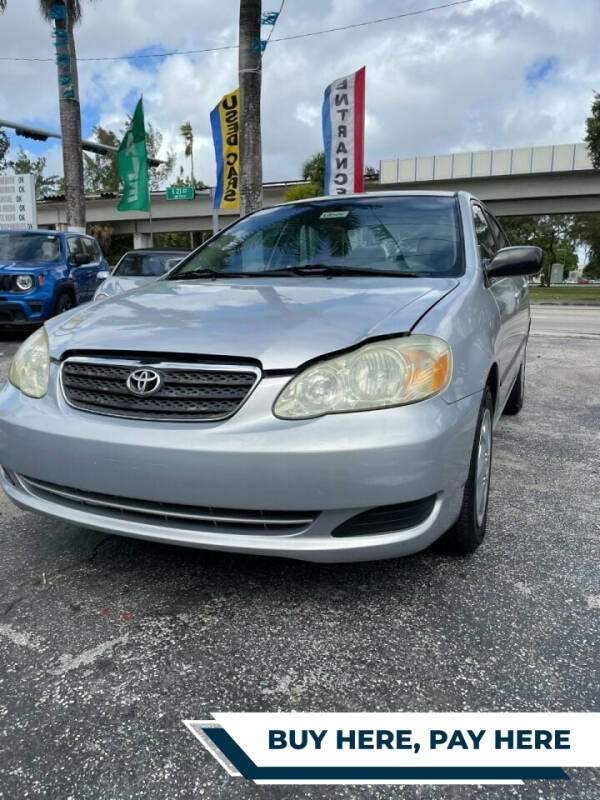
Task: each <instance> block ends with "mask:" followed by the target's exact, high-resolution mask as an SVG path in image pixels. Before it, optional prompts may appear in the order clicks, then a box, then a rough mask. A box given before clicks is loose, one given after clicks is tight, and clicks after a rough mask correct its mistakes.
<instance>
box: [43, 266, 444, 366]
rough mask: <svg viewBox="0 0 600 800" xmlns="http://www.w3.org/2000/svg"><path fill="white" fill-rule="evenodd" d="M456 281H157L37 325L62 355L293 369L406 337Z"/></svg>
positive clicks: (314, 278)
mask: <svg viewBox="0 0 600 800" xmlns="http://www.w3.org/2000/svg"><path fill="white" fill-rule="evenodd" d="M457 285H458V281H457V280H455V279H452V278H387V277H377V276H373V277H366V278H354V277H350V278H348V277H343V278H342V277H340V278H337V277H335V278H330V279H327V278H324V277H323V276H318V277H317V276H305V277H298V278H274V279H271V280H269V281H267V279H257V280H251V279H247V280H244V279H238V280H235V279H230V280H225V279H219V280H216V281H215V280H198V281H167V280H160V281H157V282H153V283H150V284H149V285H147V286H145V287H143V288H141V289H135V290H134V291H132V292H128V293H126V294H122V295H117V296H116V297H114V298H110V299H107V300H102V301H101V302H98V303H92V304H91V305H87V306H83V307H81V308H76V309H74V310H73V311H72V312H68V316H66V315H63V316H61V317H58V318H57V319H56V320H51V321H50V322H48V323H46V327H47V329H48V332H49V334H50V350H51V354H52V356H53V357H56V358H58V357H60V356H61V355H62V354H63V353H64V352H65V351H67V350H71V351H72V350H77V351H82V350H101V351H107V350H112V351H115V350H116V351H118V350H122V351H128V352H129V353H131V352H132V351H133V352H146V353H149V352H152V353H170V354H176V353H177V354H188V353H189V354H195V355H204V356H222V357H224V358H228V359H231V358H241V357H244V358H252V359H256V360H258V361H260V362H261V364H262V366H263V368H264V369H293V368H295V367H298V366H299V365H301V364H303V363H304V362H305V361H308V360H309V359H312V358H315V357H318V356H321V355H324V354H327V353H330V352H333V351H336V350H341V349H344V348H346V347H350V346H352V345H354V344H356V343H359V342H361V341H363V340H365V339H368V338H370V337H373V336H380V335H385V334H393V333H405V332H408V331H409V330H410V329H411V327H412V326H413V325H414V324H415V323H416V322H417V320H418V319H419V318H420V317H421V316H422V315H423V314H424V313H426V312H427V311H428V310H429V308H431V306H432V305H433V304H434V303H436V302H437V301H438V300H439V299H440V298H442V297H443V296H444V295H445V294H447V293H448V292H450V291H451V290H452V289H453V288H454V287H455V286H457Z"/></svg>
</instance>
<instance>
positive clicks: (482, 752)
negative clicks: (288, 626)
mask: <svg viewBox="0 0 600 800" xmlns="http://www.w3.org/2000/svg"><path fill="white" fill-rule="evenodd" d="M212 716H213V719H211V720H205V721H201V720H184V724H185V725H186V727H187V728H188V729H189V730H190V731H191V733H193V734H194V736H195V737H196V738H197V739H199V740H200V742H201V743H202V744H203V745H204V747H205V748H206V749H207V750H208V751H209V753H210V754H211V755H212V756H213V757H214V758H215V759H216V760H217V761H218V762H219V763H220V764H221V766H222V767H223V768H224V769H225V770H226V771H227V772H228V773H229V775H232V776H236V777H241V778H245V779H247V780H252V781H254V782H255V783H269V784H290V783H294V784H300V783H313V784H317V783H343V784H350V783H522V782H523V781H526V780H569V776H568V775H567V773H566V772H565V770H564V768H565V767H598V766H600V748H598V741H599V737H600V713H590V714H582V713H573V714H571V713H531V714H529V713H514V714H513V713H481V714H478V713H440V714H438V713H428V714H423V713H419V714H411V713H407V714H405V713H374V714H370V713H357V714H352V713H339V714H338V713H336V714H328V713H314V714H312V713H273V714H269V713H249V714H243V713H231V714H230V713H223V714H221V713H218V714H213V715H212Z"/></svg>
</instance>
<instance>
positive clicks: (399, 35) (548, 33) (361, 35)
mask: <svg viewBox="0 0 600 800" xmlns="http://www.w3.org/2000/svg"><path fill="white" fill-rule="evenodd" d="M275 5H277V4H275ZM423 5H424V4H423V3H422V2H420V0H408V2H406V3H403V4H402V8H400V7H399V4H398V3H397V2H394V0H288V2H287V3H286V5H285V8H284V13H283V14H282V17H281V20H280V21H279V23H278V25H277V27H276V29H275V32H274V38H277V37H279V36H286V35H294V34H296V33H300V32H303V31H313V30H318V29H321V28H329V27H335V26H338V25H344V24H351V23H355V22H360V21H363V20H366V19H373V18H377V17H385V16H389V15H392V14H397V13H400V12H401V11H410V10H414V9H416V8H419V7H421V8H422V7H423ZM575 5H576V13H575V12H574V6H575ZM265 9H266V10H270V9H267V6H266V5H265ZM237 17H238V2H237V0H221V2H219V3H214V2H212V0H171V2H169V3H168V4H166V3H164V2H162V0H120V2H119V3H118V4H117V3H110V2H106V0H105V2H96V3H93V4H89V5H87V4H85V7H84V20H83V22H82V24H81V26H80V27H79V29H78V30H77V44H78V53H79V56H80V57H90V56H112V55H123V54H128V53H134V52H139V51H148V50H149V49H150V50H154V51H157V50H158V51H162V50H165V49H166V50H169V49H197V48H202V47H215V46H222V45H227V44H232V43H235V42H236V38H237ZM599 28H600V3H598V2H597V0H578V2H577V3H576V4H574V3H573V2H572V0H495V1H494V2H492V0H474V2H473V3H472V4H469V5H465V6H460V7H458V8H456V9H448V10H444V11H438V12H433V13H431V14H426V15H422V16H416V17H410V18H406V19H403V20H397V21H390V22H386V23H382V24H379V25H372V26H368V27H360V28H355V29H351V30H347V31H340V32H336V33H331V34H327V35H323V36H314V37H308V38H303V39H296V40H291V41H286V42H279V43H278V42H273V43H271V44H270V45H269V48H268V49H267V52H266V54H265V58H264V70H263V111H262V114H263V140H264V141H263V144H264V171H265V179H266V180H277V179H286V178H295V177H297V176H298V175H299V172H300V165H301V163H302V161H303V160H304V159H305V158H307V157H308V156H310V155H311V154H312V153H314V152H316V151H317V150H319V149H320V148H321V147H322V143H321V122H320V107H321V99H322V92H323V89H324V87H325V85H326V84H328V83H329V82H331V81H332V80H333V79H334V78H336V77H338V76H339V75H343V74H346V73H348V72H351V71H352V70H354V69H357V68H358V67H359V66H361V65H363V64H365V65H366V67H367V133H366V161H367V163H371V164H377V163H378V162H379V160H380V159H381V158H388V157H394V156H400V155H407V156H409V155H419V154H431V153H444V152H451V151H457V150H461V149H472V148H487V147H503V146H519V145H529V144H542V143H553V142H557V143H558V142H570V141H578V140H580V139H581V137H582V135H583V132H584V121H585V117H586V116H587V114H588V111H589V106H590V103H591V99H592V94H593V91H594V89H595V88H598V87H600V65H599V64H598V61H597V56H596V53H597V31H598V29H599ZM0 45H1V47H0V50H1V51H2V55H3V56H10V55H14V56H23V55H31V56H37V57H51V56H52V41H51V37H50V29H49V26H48V25H47V23H45V22H43V21H42V20H41V18H40V17H39V16H38V15H37V9H36V4H35V3H34V2H33V0H27V2H24V1H23V0H12V2H10V0H9V9H8V11H7V12H6V14H5V15H4V16H3V17H2V18H0ZM548 58H552V59H555V62H554V63H555V66H554V68H553V69H552V70H551V71H550V72H549V74H548V75H547V76H546V77H545V78H542V79H541V80H539V81H538V82H535V81H534V82H533V83H532V82H531V81H529V82H528V81H527V78H526V76H527V74H528V72H530V71H531V66H532V64H540V63H543V62H544V60H545V59H548ZM236 84H237V51H236V50H224V51H220V52H217V53H207V54H201V55H186V56H183V55H182V56H176V57H172V58H168V59H163V60H159V61H156V60H140V61H133V62H123V61H119V62H110V61H101V62H81V65H80V85H81V95H82V102H83V106H84V133H85V134H86V135H87V134H89V133H90V129H91V125H92V124H93V123H94V122H96V121H98V120H99V121H100V122H101V124H103V125H105V126H107V127H113V128H115V129H119V128H120V127H121V125H122V122H123V119H124V117H125V115H126V114H127V113H131V111H132V110H133V108H132V106H133V98H134V96H135V95H136V94H138V93H141V92H143V93H144V99H145V107H146V116H147V118H148V119H149V120H150V121H151V122H152V123H153V124H155V125H156V126H157V127H158V128H159V129H160V130H161V131H162V133H163V134H164V150H165V151H166V150H167V149H169V148H171V149H175V150H176V151H177V152H178V154H179V163H181V164H183V163H184V159H183V155H182V149H183V145H182V140H181V137H180V136H179V134H178V131H179V126H180V125H181V123H182V122H184V121H186V120H188V119H189V120H190V121H191V122H192V125H193V127H194V130H195V133H196V148H195V161H196V169H195V171H196V174H197V176H198V177H200V178H202V179H203V180H205V181H206V182H212V181H213V180H214V157H213V152H212V140H211V136H210V126H209V118H208V117H209V113H210V110H211V109H212V108H213V106H214V105H215V104H216V102H217V101H218V99H219V98H220V96H221V95H222V94H223V93H224V92H226V91H229V90H230V89H232V88H234V87H235V86H236ZM57 115H58V109H57V90H56V81H55V74H54V67H53V65H52V63H36V62H33V63H31V62H3V81H2V89H1V91H0V117H5V118H8V119H15V120H23V121H25V120H36V121H37V122H39V123H40V124H42V122H43V124H45V125H46V126H47V127H53V128H57V126H58V121H57ZM56 161H57V160H56V157H55V153H54V154H53V156H52V171H55V170H56V169H57V167H58V168H59V166H60V165H59V164H57V163H56ZM49 166H50V165H49ZM186 168H189V167H187V165H186Z"/></svg>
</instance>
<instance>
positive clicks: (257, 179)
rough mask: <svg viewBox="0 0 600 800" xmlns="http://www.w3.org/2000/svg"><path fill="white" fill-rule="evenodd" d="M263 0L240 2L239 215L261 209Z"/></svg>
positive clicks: (242, 0) (243, 0)
mask: <svg viewBox="0 0 600 800" xmlns="http://www.w3.org/2000/svg"><path fill="white" fill-rule="evenodd" d="M261 14H262V2H261V0H240V41H239V45H240V49H239V81H240V106H241V107H240V112H241V113H240V117H241V119H240V206H241V208H240V213H241V214H248V213H249V212H250V211H256V210H257V209H259V208H261V207H262V144H261V133H260V89H261V77H262V54H261V50H260V18H261Z"/></svg>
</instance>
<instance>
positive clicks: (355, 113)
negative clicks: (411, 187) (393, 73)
mask: <svg viewBox="0 0 600 800" xmlns="http://www.w3.org/2000/svg"><path fill="white" fill-rule="evenodd" d="M364 131H365V68H364V67H361V69H359V70H358V71H357V72H354V73H353V74H352V75H346V77H344V78H338V80H336V81H334V82H333V83H331V84H329V86H328V87H327V88H326V89H325V97H324V98H323V140H324V144H325V187H324V188H325V194H351V193H352V192H362V190H363V172H364V138H365V135H364Z"/></svg>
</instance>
